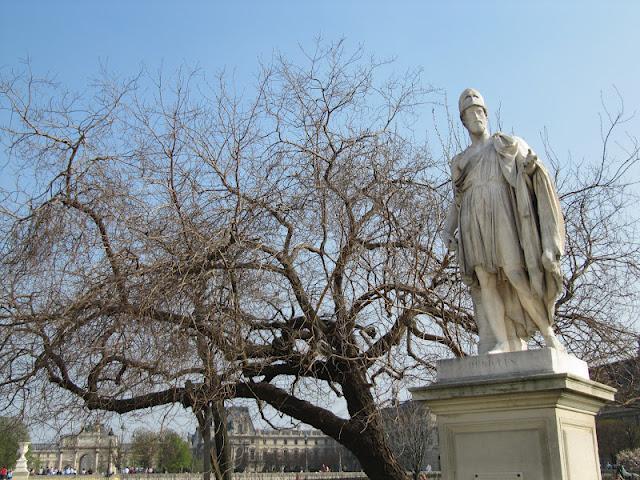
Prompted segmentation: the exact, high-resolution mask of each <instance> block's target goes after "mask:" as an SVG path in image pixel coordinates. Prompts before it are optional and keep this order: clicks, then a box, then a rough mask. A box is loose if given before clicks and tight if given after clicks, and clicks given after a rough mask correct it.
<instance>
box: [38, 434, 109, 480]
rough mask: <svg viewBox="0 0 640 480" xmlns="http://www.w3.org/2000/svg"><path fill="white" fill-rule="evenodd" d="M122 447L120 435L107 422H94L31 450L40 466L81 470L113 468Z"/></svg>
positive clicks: (100, 470) (102, 470) (92, 470)
mask: <svg viewBox="0 0 640 480" xmlns="http://www.w3.org/2000/svg"><path fill="white" fill-rule="evenodd" d="M118 450H119V443H118V438H117V437H116V436H115V435H113V432H110V431H109V430H107V429H106V428H105V427H104V426H103V425H90V426H87V427H85V428H83V429H82V430H81V431H80V433H77V434H72V435H64V436H62V437H60V440H59V441H58V442H57V443H34V444H32V445H31V448H30V452H31V455H32V456H33V458H34V460H35V461H36V462H37V464H38V465H40V468H42V469H44V470H45V471H46V470H47V469H50V470H53V469H56V470H63V469H65V468H67V467H71V468H73V469H75V470H76V471H77V472H78V473H80V472H82V471H86V472H89V471H91V472H94V473H97V472H106V471H107V466H108V465H109V459H110V460H111V462H110V463H111V471H113V470H114V463H115V459H116V456H117V453H118Z"/></svg>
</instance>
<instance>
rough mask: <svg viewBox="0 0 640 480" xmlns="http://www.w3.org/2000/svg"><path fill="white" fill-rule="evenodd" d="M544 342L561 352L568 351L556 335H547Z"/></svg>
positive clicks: (548, 346)
mask: <svg viewBox="0 0 640 480" xmlns="http://www.w3.org/2000/svg"><path fill="white" fill-rule="evenodd" d="M544 343H545V345H546V346H547V348H553V349H554V350H557V351H558V352H560V353H567V351H566V350H565V348H564V347H563V346H562V344H561V343H560V340H558V337H556V336H555V335H545V337H544Z"/></svg>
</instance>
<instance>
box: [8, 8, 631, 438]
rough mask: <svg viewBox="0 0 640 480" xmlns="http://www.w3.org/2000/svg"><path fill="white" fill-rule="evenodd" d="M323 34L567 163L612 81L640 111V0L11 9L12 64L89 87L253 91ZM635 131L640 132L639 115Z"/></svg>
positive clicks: (582, 149)
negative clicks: (165, 75) (119, 78)
mask: <svg viewBox="0 0 640 480" xmlns="http://www.w3.org/2000/svg"><path fill="white" fill-rule="evenodd" d="M318 35H320V36H322V37H323V38H324V39H326V40H327V41H333V40H337V39H339V38H342V37H345V38H346V40H347V45H348V46H351V47H354V48H355V47H356V46H358V45H360V44H362V45H363V47H364V49H365V51H366V52H368V53H372V54H375V55H377V56H379V57H397V63H396V64H395V67H394V68H397V69H398V70H405V69H406V68H423V69H424V76H423V78H424V81H425V82H428V83H430V84H432V85H433V86H435V87H438V88H441V89H444V90H446V92H447V93H448V95H449V99H450V103H451V107H452V109H454V111H455V108H456V102H457V97H458V95H459V93H460V92H461V91H462V90H463V89H464V88H466V87H468V86H473V87H476V88H478V89H479V90H480V91H481V92H482V93H483V94H484V96H485V98H486V100H487V102H488V103H489V107H490V109H493V110H494V111H495V109H496V108H497V106H498V105H499V104H500V105H501V112H502V113H501V117H502V121H503V125H504V128H505V130H507V131H511V130H513V131H514V132H515V133H516V134H518V135H520V136H522V137H523V138H525V139H526V140H527V141H528V142H529V143H530V144H531V145H532V146H533V147H534V148H535V149H536V150H538V151H541V150H542V145H541V142H540V139H539V132H540V131H541V130H542V129H543V128H544V127H547V128H548V130H549V133H550V137H551V141H552V143H553V145H554V146H555V148H556V150H557V151H558V153H559V154H560V155H561V156H563V155H565V154H566V152H567V151H568V150H571V151H572V152H573V154H574V155H575V156H576V157H578V158H581V157H586V158H596V157H597V155H598V146H599V129H598V116H597V114H598V112H599V111H600V110H601V107H600V93H601V92H602V91H604V92H609V95H607V96H608V97H611V95H610V93H611V87H612V86H613V85H615V86H616V87H617V88H618V90H619V91H620V93H621V94H622V96H623V97H624V99H625V104H626V109H627V111H628V112H629V113H631V112H633V111H640V53H639V48H640V1H637V0H628V1H615V0H601V1H597V2H596V1H593V2H592V1H586V0H585V1H578V0H573V1H560V0H553V1H552V0H537V1H516V0H503V1H498V0H495V1H474V2H471V1H445V0H441V1H427V0H422V1H418V0H416V1H401V0H396V1H386V2H382V1H366V0H353V1H348V0H342V1H339V0H323V1H304V0H296V1H293V0H288V1H275V0H274V1H267V0H262V1H257V0H253V1H248V0H245V1H243V0H226V1H213V0H211V1H181V2H177V1H173V2H170V1H165V0H153V1H151V0H146V1H145V0H135V1H134V0H127V1H123V0H111V1H102V2H101V1H80V0H78V1H64V0H57V1H50V0H48V1H44V0H42V1H27V0H21V1H20V0H14V1H5V2H3V3H2V7H1V9H0V68H1V69H7V68H12V67H16V66H19V65H20V62H21V59H24V58H25V57H29V58H30V59H31V62H32V67H33V70H34V71H35V73H37V74H44V73H50V74H52V75H54V76H55V77H56V78H57V79H58V80H59V81H60V82H62V83H64V84H66V85H68V86H70V87H73V88H78V89H82V88H83V87H84V86H85V85H86V84H87V83H88V82H89V80H90V79H91V77H93V76H95V75H96V74H97V73H98V70H99V67H100V64H101V63H106V64H107V65H108V66H109V68H110V69H111V70H112V71H115V72H116V73H119V74H121V75H125V76H126V75H128V74H133V73H135V72H136V71H138V70H139V68H140V66H141V65H145V66H146V67H148V68H149V69H150V70H155V69H157V68H159V67H160V66H161V65H163V68H164V69H165V70H168V71H170V70H172V69H173V68H175V67H177V66H179V65H182V64H188V65H196V64H197V65H199V66H200V67H202V68H203V69H204V70H205V71H206V72H209V73H216V72H218V71H220V70H221V69H223V68H224V69H226V70H227V71H229V72H234V74H235V77H236V78H237V79H238V82H240V83H243V84H246V83H247V82H251V79H252V78H253V76H254V75H255V74H256V73H257V70H258V61H259V59H260V58H262V59H266V60H268V59H269V58H270V57H271V55H272V52H273V51H274V50H278V51H280V52H282V53H284V54H285V55H287V56H289V57H291V58H292V59H296V58H298V57H299V55H300V50H299V45H302V46H311V45H312V43H313V41H314V38H315V37H317V36H318ZM423 114H424V118H429V116H430V112H429V108H428V107H425V108H424V112H423ZM627 127H628V129H629V131H630V133H631V134H635V135H640V122H639V121H638V119H636V120H635V121H633V122H631V123H629V124H628V126H627ZM425 128H426V122H425ZM3 155H4V154H3V153H0V168H2V166H3V165H4V164H5V162H3V161H2V159H3V158H6V157H3ZM5 173H6V172H5ZM190 428H191V427H185V429H187V430H188V429H190Z"/></svg>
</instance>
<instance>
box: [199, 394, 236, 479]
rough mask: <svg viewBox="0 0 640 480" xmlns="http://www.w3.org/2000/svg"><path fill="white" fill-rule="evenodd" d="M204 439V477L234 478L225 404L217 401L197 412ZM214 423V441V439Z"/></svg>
mask: <svg viewBox="0 0 640 480" xmlns="http://www.w3.org/2000/svg"><path fill="white" fill-rule="evenodd" d="M196 418H197V419H198V423H199V425H200V432H201V433H202V440H203V444H204V445H203V455H202V456H203V479H204V480H211V476H212V474H213V478H214V479H215V480H232V474H233V465H232V462H231V456H230V449H229V442H228V441H227V425H226V423H225V422H224V405H222V402H217V403H216V404H215V405H213V406H212V405H211V404H208V405H207V406H205V407H204V408H203V409H202V411H201V412H198V413H196ZM212 424H213V435H214V437H213V441H212V437H211V434H212Z"/></svg>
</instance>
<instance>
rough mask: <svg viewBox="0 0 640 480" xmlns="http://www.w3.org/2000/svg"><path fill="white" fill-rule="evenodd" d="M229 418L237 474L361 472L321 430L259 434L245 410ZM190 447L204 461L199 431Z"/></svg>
mask: <svg viewBox="0 0 640 480" xmlns="http://www.w3.org/2000/svg"><path fill="white" fill-rule="evenodd" d="M226 416H227V431H228V433H229V439H230V443H231V454H232V458H233V460H234V463H235V469H236V471H247V472H269V471H283V470H284V471H301V470H304V471H314V470H319V469H320V468H321V467H322V466H323V465H325V466H328V467H329V468H331V470H333V471H338V470H352V471H353V470H360V465H359V464H358V461H357V460H356V458H355V457H354V456H353V454H352V453H351V452H350V451H349V450H347V449H346V448H345V447H344V446H342V445H341V444H339V443H338V442H336V441H335V440H334V439H333V438H330V437H328V436H326V435H325V434H323V433H322V432H320V431H319V430H303V429H280V430H259V429H256V428H255V426H254V424H253V421H252V419H251V415H250V413H249V409H248V408H246V407H231V408H228V409H227V410H226ZM191 445H192V450H193V453H194V456H195V457H197V458H202V455H203V440H202V436H201V435H200V431H199V430H196V432H195V433H194V434H193V436H192V438H191Z"/></svg>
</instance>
